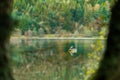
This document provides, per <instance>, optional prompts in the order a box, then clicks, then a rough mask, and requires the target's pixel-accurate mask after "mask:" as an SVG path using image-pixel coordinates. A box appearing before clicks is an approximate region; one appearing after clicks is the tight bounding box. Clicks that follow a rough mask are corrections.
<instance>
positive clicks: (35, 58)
mask: <svg viewBox="0 0 120 80" xmlns="http://www.w3.org/2000/svg"><path fill="white" fill-rule="evenodd" d="M101 46H103V47H101ZM74 49H75V50H74ZM70 50H73V51H72V54H71V52H70ZM74 51H75V52H74ZM103 51H104V40H97V39H93V40H92V39H77V40H75V39H70V40H65V39H58V40H57V39H51V40H49V39H42V40H41V39H12V40H11V53H12V54H11V56H12V60H13V65H14V69H13V72H14V76H15V78H16V80H85V76H84V75H85V74H86V71H85V70H84V68H85V66H86V64H87V63H89V62H88V61H89V57H88V54H92V55H102V53H103Z"/></svg>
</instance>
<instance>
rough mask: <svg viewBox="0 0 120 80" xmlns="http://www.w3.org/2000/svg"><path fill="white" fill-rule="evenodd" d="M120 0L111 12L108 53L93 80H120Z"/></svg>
mask: <svg viewBox="0 0 120 80" xmlns="http://www.w3.org/2000/svg"><path fill="white" fill-rule="evenodd" d="M119 61H120V0H117V1H116V3H115V5H114V6H113V8H112V10H111V20H110V25H109V34H108V39H107V46H106V51H105V54H104V56H103V59H102V61H101V63H100V67H99V69H98V71H97V72H96V75H95V76H94V77H93V79H92V80H120V62H119Z"/></svg>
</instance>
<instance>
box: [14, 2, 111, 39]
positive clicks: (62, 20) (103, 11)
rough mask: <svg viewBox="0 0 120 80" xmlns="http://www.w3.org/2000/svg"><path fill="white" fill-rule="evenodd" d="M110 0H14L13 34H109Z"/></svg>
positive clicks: (40, 35)
mask: <svg viewBox="0 0 120 80" xmlns="http://www.w3.org/2000/svg"><path fill="white" fill-rule="evenodd" d="M109 10H110V1H109V0H19V1H18V0H15V1H14V9H13V13H12V15H13V17H14V18H16V19H18V20H19V23H18V25H17V27H16V29H15V31H14V33H13V34H14V36H18V35H24V36H39V37H45V36H46V35H47V36H50V37H51V35H52V36H54V37H56V36H57V37H71V36H77V37H79V36H103V37H105V36H106V33H107V30H106V29H107V26H108V21H109V17H110V11H109Z"/></svg>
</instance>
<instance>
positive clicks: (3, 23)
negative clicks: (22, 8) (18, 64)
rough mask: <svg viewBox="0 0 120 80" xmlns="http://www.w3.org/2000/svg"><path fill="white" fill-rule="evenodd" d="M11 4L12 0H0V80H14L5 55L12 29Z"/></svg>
mask: <svg viewBox="0 0 120 80" xmlns="http://www.w3.org/2000/svg"><path fill="white" fill-rule="evenodd" d="M12 4H13V0H0V80H14V79H13V77H12V75H11V69H10V67H9V60H8V57H7V43H8V41H9V37H10V33H11V31H12V29H13V27H12V19H11V16H10V14H11V11H12Z"/></svg>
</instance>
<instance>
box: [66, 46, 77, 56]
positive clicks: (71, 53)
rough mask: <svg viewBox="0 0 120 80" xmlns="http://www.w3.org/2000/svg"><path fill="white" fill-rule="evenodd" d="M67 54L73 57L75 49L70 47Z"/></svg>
mask: <svg viewBox="0 0 120 80" xmlns="http://www.w3.org/2000/svg"><path fill="white" fill-rule="evenodd" d="M68 52H69V53H70V55H71V56H73V55H74V54H76V53H77V49H76V48H74V47H73V46H71V47H70V48H69V50H68Z"/></svg>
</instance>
